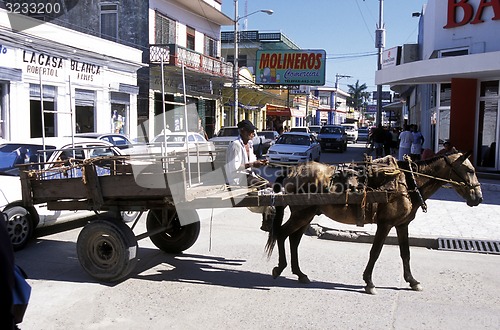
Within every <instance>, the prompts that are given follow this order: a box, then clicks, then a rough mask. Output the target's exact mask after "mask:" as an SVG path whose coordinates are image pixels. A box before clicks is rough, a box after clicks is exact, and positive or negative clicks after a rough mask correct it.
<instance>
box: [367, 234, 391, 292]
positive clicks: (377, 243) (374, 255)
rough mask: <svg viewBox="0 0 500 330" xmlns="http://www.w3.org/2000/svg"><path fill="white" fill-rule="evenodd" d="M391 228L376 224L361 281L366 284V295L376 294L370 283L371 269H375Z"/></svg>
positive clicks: (373, 286)
mask: <svg viewBox="0 0 500 330" xmlns="http://www.w3.org/2000/svg"><path fill="white" fill-rule="evenodd" d="M391 227H392V226H390V225H388V224H377V231H376V233H375V238H374V240H373V245H372V248H371V249H370V259H369V260H368V264H367V265H366V268H365V271H364V272H363V280H364V281H365V283H366V286H365V291H366V293H369V294H376V293H377V290H375V285H374V284H373V281H372V274H373V268H374V267H375V262H376V261H377V259H378V257H379V256H380V252H381V251H382V247H383V246H384V243H385V239H386V238H387V235H388V234H389V231H390V230H391Z"/></svg>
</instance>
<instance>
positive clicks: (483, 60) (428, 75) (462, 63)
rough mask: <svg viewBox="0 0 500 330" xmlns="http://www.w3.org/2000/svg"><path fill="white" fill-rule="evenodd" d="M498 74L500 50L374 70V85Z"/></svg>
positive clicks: (495, 75) (499, 71)
mask: <svg viewBox="0 0 500 330" xmlns="http://www.w3.org/2000/svg"><path fill="white" fill-rule="evenodd" d="M499 75H500V52H488V53H481V54H471V55H462V56H452V57H444V58H434V59H429V60H421V61H415V62H411V63H406V64H401V65H397V66H393V67H390V68H385V69H382V70H379V71H376V72H375V84H377V85H416V84H435V83H448V82H451V79H452V78H471V79H487V78H492V77H498V76H499Z"/></svg>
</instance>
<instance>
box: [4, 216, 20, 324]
mask: <svg viewBox="0 0 500 330" xmlns="http://www.w3.org/2000/svg"><path fill="white" fill-rule="evenodd" d="M13 290H14V250H13V249H12V244H11V243H10V237H9V234H8V232H7V226H6V224H5V220H4V216H3V214H2V216H1V217H0V297H2V301H3V302H2V306H1V308H0V324H1V325H2V329H8V330H10V329H16V328H17V327H16V324H15V321H14V315H13V314H12V307H13V297H12V292H13Z"/></svg>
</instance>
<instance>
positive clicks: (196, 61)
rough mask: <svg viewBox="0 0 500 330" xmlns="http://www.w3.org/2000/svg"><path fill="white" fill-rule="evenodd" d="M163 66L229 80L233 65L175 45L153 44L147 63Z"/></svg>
mask: <svg viewBox="0 0 500 330" xmlns="http://www.w3.org/2000/svg"><path fill="white" fill-rule="evenodd" d="M162 59H163V64H164V65H171V66H177V67H182V65H183V64H184V67H185V68H186V69H188V70H193V71H198V72H200V73H205V74H210V75H214V76H219V77H226V78H231V77H232V76H233V64H232V63H228V62H223V61H221V60H219V59H216V58H214V57H210V56H207V55H204V54H201V53H197V52H195V51H192V50H190V49H187V48H185V47H181V46H179V45H176V44H155V45H150V46H149V62H150V63H151V64H160V63H161V61H162Z"/></svg>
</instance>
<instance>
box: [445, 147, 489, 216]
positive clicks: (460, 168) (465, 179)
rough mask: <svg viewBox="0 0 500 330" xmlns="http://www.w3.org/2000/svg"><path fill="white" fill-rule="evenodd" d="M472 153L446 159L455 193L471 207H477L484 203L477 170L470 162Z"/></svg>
mask: <svg viewBox="0 0 500 330" xmlns="http://www.w3.org/2000/svg"><path fill="white" fill-rule="evenodd" d="M470 154H471V153H470V152H467V153H465V154H462V153H455V154H451V155H447V156H445V157H444V159H445V160H446V163H447V164H448V166H449V167H450V175H449V179H450V180H452V186H453V188H454V189H455V191H456V192H457V193H458V194H459V195H460V196H462V197H463V198H464V199H465V200H466V201H467V205H469V206H477V205H479V204H480V203H481V202H482V201H483V193H482V192H481V184H480V183H479V181H478V179H477V176H476V170H475V169H474V166H472V164H471V162H470V161H469V159H468V158H469V156H470Z"/></svg>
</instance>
